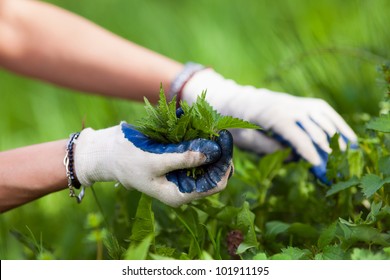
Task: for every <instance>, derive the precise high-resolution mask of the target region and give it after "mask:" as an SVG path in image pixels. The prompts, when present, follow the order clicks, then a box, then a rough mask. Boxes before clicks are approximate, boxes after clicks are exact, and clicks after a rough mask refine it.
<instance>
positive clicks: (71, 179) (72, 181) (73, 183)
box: [64, 132, 85, 203]
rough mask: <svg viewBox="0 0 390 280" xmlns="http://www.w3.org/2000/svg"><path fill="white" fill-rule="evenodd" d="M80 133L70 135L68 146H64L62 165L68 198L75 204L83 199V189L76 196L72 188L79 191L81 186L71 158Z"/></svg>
mask: <svg viewBox="0 0 390 280" xmlns="http://www.w3.org/2000/svg"><path fill="white" fill-rule="evenodd" d="M79 135H80V132H77V133H72V134H71V135H70V138H69V141H68V144H67V145H66V153H65V157H64V165H65V169H66V178H68V188H69V196H70V197H75V198H76V200H77V202H78V203H80V202H81V200H82V199H83V197H84V193H85V189H84V187H82V188H81V191H80V193H79V195H76V192H75V190H74V188H76V189H80V187H81V184H80V182H79V180H77V177H76V175H75V172H74V157H73V146H74V142H75V141H76V139H77V138H78V137H79Z"/></svg>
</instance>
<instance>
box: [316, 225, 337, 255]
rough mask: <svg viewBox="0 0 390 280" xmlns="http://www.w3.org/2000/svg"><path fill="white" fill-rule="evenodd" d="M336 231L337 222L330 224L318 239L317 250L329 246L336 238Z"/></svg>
mask: <svg viewBox="0 0 390 280" xmlns="http://www.w3.org/2000/svg"><path fill="white" fill-rule="evenodd" d="M336 230H337V222H334V223H332V224H331V225H330V226H329V227H328V228H326V229H325V230H324V231H323V232H322V233H321V235H320V237H319V238H318V242H317V245H318V248H320V249H324V248H325V246H327V245H329V244H330V243H331V242H332V241H333V239H334V238H335V237H336Z"/></svg>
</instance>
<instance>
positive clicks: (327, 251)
mask: <svg viewBox="0 0 390 280" xmlns="http://www.w3.org/2000/svg"><path fill="white" fill-rule="evenodd" d="M345 258H346V256H345V250H343V249H342V248H341V247H340V246H339V245H332V246H330V245H327V246H325V247H324V248H323V250H322V252H321V253H319V254H317V255H315V257H314V259H315V260H344V259H345Z"/></svg>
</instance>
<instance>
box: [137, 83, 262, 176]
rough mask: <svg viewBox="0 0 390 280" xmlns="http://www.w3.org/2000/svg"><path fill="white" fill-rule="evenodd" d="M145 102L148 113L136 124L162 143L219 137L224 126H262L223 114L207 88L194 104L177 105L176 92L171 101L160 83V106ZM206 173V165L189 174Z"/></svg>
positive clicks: (189, 171) (144, 132) (192, 170)
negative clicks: (207, 97)
mask: <svg viewBox="0 0 390 280" xmlns="http://www.w3.org/2000/svg"><path fill="white" fill-rule="evenodd" d="M145 104H146V105H145V109H146V116H145V117H143V118H142V119H140V120H139V121H138V122H137V123H136V124H135V128H136V129H138V130H139V131H140V132H142V133H143V134H145V135H146V136H148V137H149V138H151V139H153V140H155V141H157V142H160V143H165V144H169V143H180V142H183V141H189V140H193V139H197V138H205V139H210V140H215V138H216V137H218V136H219V132H220V131H221V130H223V129H229V128H252V129H260V127H258V126H257V125H254V124H252V123H250V122H247V121H244V120H241V119H238V118H234V117H231V116H223V115H221V114H219V113H218V112H217V111H215V110H214V109H213V107H212V106H211V105H210V104H209V103H208V102H207V101H206V92H202V94H201V95H200V96H198V98H197V100H196V102H195V103H193V104H192V105H191V106H190V105H188V103H187V102H185V101H183V100H181V101H180V104H179V105H180V107H179V108H176V106H177V101H176V96H175V97H174V98H172V100H171V101H170V102H167V99H166V97H165V94H164V90H163V88H162V87H160V99H159V101H158V104H157V106H156V107H154V106H153V105H152V104H151V103H150V102H149V100H148V99H147V98H145ZM203 173H204V169H203V167H196V168H192V169H190V170H188V175H189V176H190V175H191V176H192V177H193V178H197V176H199V175H201V174H203Z"/></svg>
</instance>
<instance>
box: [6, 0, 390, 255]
mask: <svg viewBox="0 0 390 280" xmlns="http://www.w3.org/2000/svg"><path fill="white" fill-rule="evenodd" d="M49 2H52V3H54V4H56V5H58V6H61V7H63V8H65V9H67V10H69V11H72V12H75V13H77V14H79V15H81V16H83V17H86V18H87V19H89V20H91V21H93V22H95V23H97V24H99V25H101V26H103V27H105V28H107V29H108V30H110V31H112V32H114V33H116V34H118V35H120V36H123V37H124V38H126V39H128V40H131V41H133V42H136V43H138V44H140V45H143V46H145V47H147V48H150V49H152V50H154V51H156V52H159V53H161V54H164V55H166V56H169V57H171V58H173V59H176V60H178V61H181V62H186V61H195V62H198V63H202V64H205V65H210V66H212V67H214V68H215V69H216V71H218V72H220V73H221V74H223V75H224V76H226V77H228V78H231V79H234V80H236V81H237V82H239V83H241V84H251V85H254V86H257V87H267V88H270V89H273V90H278V91H285V92H289V93H291V94H294V95H301V96H315V97H321V98H324V99H325V100H326V101H328V102H329V103H330V104H331V105H332V106H333V107H334V108H335V109H336V110H337V111H339V112H340V114H342V115H343V117H345V118H346V120H347V121H348V122H349V123H350V124H351V126H353V127H354V128H355V129H358V124H359V122H360V121H361V118H362V116H364V114H369V115H376V114H378V108H379V107H378V104H379V102H380V100H381V99H382V97H383V88H384V84H382V83H381V82H379V78H380V74H379V73H378V71H377V68H378V66H379V65H380V64H381V63H383V62H384V61H385V60H386V59H387V58H388V57H389V47H388V46H389V45H390V29H389V28H388V11H389V8H390V2H389V1H387V0H374V1H368V0H367V1H364V0H348V1H338V0H318V1H309V0H307V1H304V0H297V1H281V0H272V1H271V0H269V1H266V0H264V1H260V0H257V1H256V0H232V1H224V0H213V1H208V0H198V1H189V0H184V1H183V0H182V1H179V0H177V1H175V0H170V1H161V0H147V1H141V0H112V1H92V0H85V1H76V0H66V1H65V0H55V1H49ZM69 44H72V42H71V41H69ZM59 67H61V66H60V65H59ZM161 70H162V71H163V69H161ZM157 90H158V88H156V91H157ZM142 112H143V106H142V104H137V103H133V102H131V101H123V100H117V99H107V98H103V97H97V96H93V95H86V94H83V93H80V92H74V91H70V90H67V89H63V88H59V87H56V86H53V85H49V84H45V83H42V82H39V81H34V80H30V79H26V78H24V77H20V76H16V75H13V74H12V73H9V72H7V71H4V70H1V69H0V150H7V149H11V148H16V147H20V146H25V145H30V144H35V143H39V142H46V141H51V140H56V139H61V138H67V137H68V135H69V134H70V133H71V132H74V131H78V130H80V129H81V123H82V119H83V118H84V117H85V119H86V125H87V126H91V127H93V128H95V129H99V128H104V127H107V126H112V125H115V124H118V123H119V121H121V120H126V121H128V122H132V121H134V120H135V119H137V118H139V117H140V116H141V114H142ZM32 164H33V163H32ZM42 176H45V174H42ZM94 190H95V192H96V195H97V196H98V198H99V201H100V202H101V207H102V208H103V210H104V213H105V214H106V216H108V217H109V216H110V215H113V214H114V213H115V211H116V210H117V205H116V203H117V199H116V197H117V196H126V197H127V199H128V205H126V208H127V211H128V213H127V214H128V216H129V217H133V216H134V212H135V209H136V205H137V199H138V197H139V194H138V193H136V192H127V191H124V190H123V189H119V188H118V189H114V186H113V184H112V183H106V184H96V185H95V187H94ZM97 211H99V210H98V206H97V204H96V202H95V200H94V198H93V195H92V192H91V190H88V191H87V195H86V198H85V201H83V203H82V204H80V205H77V204H76V203H75V201H74V200H71V199H69V197H68V192H67V191H66V190H65V191H61V192H59V193H56V194H52V195H49V196H46V197H44V198H42V199H39V200H37V201H35V202H32V203H29V204H27V205H25V206H22V207H20V208H18V209H15V210H12V211H9V212H6V213H4V214H2V215H0V258H1V259H25V258H30V257H33V256H32V253H31V252H30V250H27V249H26V247H25V246H23V244H22V243H21V242H20V241H19V240H17V239H16V238H15V237H14V236H13V235H12V234H11V233H10V231H11V230H16V231H18V232H21V233H23V234H26V235H27V236H30V237H31V236H34V237H35V238H36V239H37V241H38V243H39V242H40V241H39V240H40V239H42V240H43V244H44V245H45V247H48V248H50V249H51V250H52V251H53V252H54V253H55V256H56V257H57V258H61V259H91V258H92V259H93V258H95V256H96V252H95V250H96V248H95V245H94V244H92V243H90V242H88V240H87V238H86V236H87V235H88V232H89V230H88V228H87V227H86V219H87V215H88V213H91V212H97Z"/></svg>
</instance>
